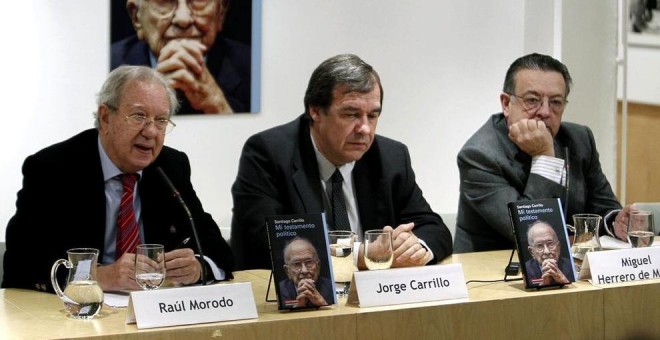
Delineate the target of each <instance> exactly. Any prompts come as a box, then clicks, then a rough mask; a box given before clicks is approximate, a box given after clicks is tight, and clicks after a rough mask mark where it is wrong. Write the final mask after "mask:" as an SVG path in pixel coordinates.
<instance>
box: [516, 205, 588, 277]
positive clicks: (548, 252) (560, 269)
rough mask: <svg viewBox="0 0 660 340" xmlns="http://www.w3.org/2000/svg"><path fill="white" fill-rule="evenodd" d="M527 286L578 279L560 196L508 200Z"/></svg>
mask: <svg viewBox="0 0 660 340" xmlns="http://www.w3.org/2000/svg"><path fill="white" fill-rule="evenodd" d="M508 208H509V215H510V217H511V225H512V227H513V235H514V237H515V239H516V247H517V249H518V258H519V260H520V263H521V268H522V272H523V278H524V280H525V287H526V288H543V287H551V286H563V285H565V284H569V283H571V282H575V266H574V263H573V257H572V256H571V248H570V243H569V241H568V232H567V230H566V225H565V223H564V213H563V211H562V207H561V202H560V200H559V198H556V199H555V198H551V199H539V200H527V201H518V202H511V203H509V204H508Z"/></svg>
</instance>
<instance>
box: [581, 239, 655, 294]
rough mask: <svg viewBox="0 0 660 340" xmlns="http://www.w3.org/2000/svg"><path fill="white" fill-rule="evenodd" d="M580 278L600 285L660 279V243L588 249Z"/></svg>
mask: <svg viewBox="0 0 660 340" xmlns="http://www.w3.org/2000/svg"><path fill="white" fill-rule="evenodd" d="M579 278H580V279H589V278H591V283H592V284H593V285H597V286H599V285H607V284H613V283H622V282H631V281H642V280H652V279H660V247H647V248H630V249H620V250H608V251H597V252H588V253H587V257H586V258H585V260H584V263H582V268H580V276H579Z"/></svg>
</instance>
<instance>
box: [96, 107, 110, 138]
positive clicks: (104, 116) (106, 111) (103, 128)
mask: <svg viewBox="0 0 660 340" xmlns="http://www.w3.org/2000/svg"><path fill="white" fill-rule="evenodd" d="M96 114H97V115H98V118H99V127H98V128H99V133H107V126H108V124H110V108H109V107H108V106H107V105H105V104H101V105H99V107H98V110H97V111H96Z"/></svg>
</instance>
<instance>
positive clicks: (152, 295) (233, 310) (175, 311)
mask: <svg viewBox="0 0 660 340" xmlns="http://www.w3.org/2000/svg"><path fill="white" fill-rule="evenodd" d="M257 317H258V315H257V306H256V304H255V303H254V295H253V294H252V284H251V283H249V282H245V283H233V284H215V285H210V286H190V287H180V288H170V289H158V290H145V291H136V292H131V294H130V298H129V301H128V314H127V315H126V323H133V322H137V327H138V328H140V329H142V328H154V327H163V326H177V325H192V324H198V323H205V322H217V321H227V320H241V319H255V318H257Z"/></svg>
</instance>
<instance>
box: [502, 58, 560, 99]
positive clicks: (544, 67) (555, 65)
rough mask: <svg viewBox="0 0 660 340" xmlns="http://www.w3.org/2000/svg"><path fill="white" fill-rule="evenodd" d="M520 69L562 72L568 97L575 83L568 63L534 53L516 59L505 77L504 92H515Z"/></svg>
mask: <svg viewBox="0 0 660 340" xmlns="http://www.w3.org/2000/svg"><path fill="white" fill-rule="evenodd" d="M520 70H541V71H554V72H558V73H560V74H561V76H562V77H564V84H566V94H565V95H566V97H568V94H569V93H570V92H571V86H572V85H573V79H572V78H571V74H570V73H569V72H568V68H567V67H566V65H564V64H562V62H561V61H559V60H557V59H555V58H553V57H551V56H547V55H543V54H538V53H532V54H528V55H526V56H522V57H520V58H518V59H516V61H514V62H513V63H512V64H511V66H509V69H508V70H507V71H506V76H505V77H504V86H503V88H502V91H503V92H504V93H514V92H515V90H516V79H515V78H516V74H518V71H520Z"/></svg>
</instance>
